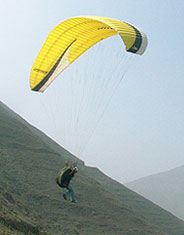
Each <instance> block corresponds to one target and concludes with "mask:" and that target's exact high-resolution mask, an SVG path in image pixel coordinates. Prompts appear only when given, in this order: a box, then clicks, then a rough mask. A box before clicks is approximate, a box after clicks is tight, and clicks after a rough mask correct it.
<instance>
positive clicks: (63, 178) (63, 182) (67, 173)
mask: <svg viewBox="0 0 184 235" xmlns="http://www.w3.org/2000/svg"><path fill="white" fill-rule="evenodd" d="M73 177H74V172H72V167H70V166H68V167H65V168H63V169H62V170H61V172H60V173H59V176H58V177H57V178H56V183H57V184H58V185H59V186H60V187H61V188H68V185H69V183H70V180H71V179H72V178H73Z"/></svg>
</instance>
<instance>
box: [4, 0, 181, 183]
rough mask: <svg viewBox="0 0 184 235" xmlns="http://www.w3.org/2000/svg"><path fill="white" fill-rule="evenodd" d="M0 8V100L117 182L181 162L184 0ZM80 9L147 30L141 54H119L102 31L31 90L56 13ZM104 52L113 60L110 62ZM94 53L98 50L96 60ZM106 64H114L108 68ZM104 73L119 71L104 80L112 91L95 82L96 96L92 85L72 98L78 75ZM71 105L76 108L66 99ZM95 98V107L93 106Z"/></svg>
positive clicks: (115, 41) (81, 0) (38, 2)
mask: <svg viewBox="0 0 184 235" xmlns="http://www.w3.org/2000/svg"><path fill="white" fill-rule="evenodd" d="M0 9H1V14H0V28H1V38H0V40H1V43H0V51H1V85H0V100H1V101H2V102H3V103H5V104H6V105H8V106H9V107H10V108H11V109H13V110H14V111H15V112H17V113H18V114H19V115H21V116H22V117H23V118H24V119H25V120H27V121H28V122H29V123H31V124H32V125H34V126H36V127H37V128H39V129H40V130H42V131H44V133H46V134H47V135H49V136H50V137H52V138H53V139H55V140H56V141H57V142H58V143H60V144H61V145H62V146H64V147H66V148H67V149H68V150H69V151H71V152H73V153H76V154H77V155H78V157H79V158H80V159H81V160H83V161H85V163H86V165H90V166H95V167H98V168H100V169H101V170H102V171H103V172H105V173H106V174H107V175H109V176H110V177H112V178H114V179H116V180H118V181H119V182H122V183H125V182H127V181H131V180H134V179H137V178H140V177H143V176H146V175H151V174H154V173H157V172H161V171H165V170H168V169H172V168H174V167H177V166H180V165H183V164H184V56H183V55H184V27H183V22H184V15H183V12H184V1H183V0H164V1H152V0H93V1H91V0H77V1H76V0H63V1H61V0H31V1H24V0H6V1H3V0H0ZM80 15H96V16H105V17H110V18H115V19H119V20H122V21H126V22H129V23H131V24H134V25H136V26H138V27H139V28H140V29H142V30H143V31H144V32H145V33H146V35H147V37H148V47H147V50H146V52H145V54H144V55H142V56H138V55H130V54H129V55H126V54H127V53H126V52H125V50H124V47H123V43H122V41H121V39H120V38H119V37H113V38H111V39H107V40H104V44H103V43H101V44H103V45H99V46H97V47H95V48H94V50H91V49H90V50H91V51H89V53H86V55H84V56H82V57H81V59H79V61H78V62H76V63H74V64H72V65H71V68H68V69H67V70H66V71H65V72H64V73H63V74H62V75H60V76H59V77H58V79H56V80H55V82H54V84H53V85H51V86H50V87H49V88H48V92H46V93H43V94H37V93H35V92H32V91H31V90H30V87H29V76H30V71H31V67H32V65H33V63H34V60H35V58H36V56H37V54H38V52H39V50H40V49H41V46H42V45H43V43H44V41H45V39H46V37H47V35H48V34H49V32H50V31H51V30H52V29H53V28H54V27H55V26H56V25H57V24H59V23H60V22H62V21H63V20H65V19H67V18H70V17H74V16H80ZM120 48H121V49H120ZM111 53H112V58H114V57H113V56H115V58H114V59H113V61H116V60H117V61H118V59H119V60H121V61H120V62H119V64H113V62H112V61H110V59H109V58H111ZM121 54H122V57H121ZM101 56H102V57H101ZM94 58H101V59H99V60H97V63H96V64H94V65H93V60H94ZM121 62H123V63H124V64H123V66H124V67H123V66H122V64H121ZM109 65H112V67H113V66H117V67H115V68H116V69H115V70H113V71H111V70H109ZM121 74H122V75H124V76H123V79H122V82H121V83H118V82H119V81H120V80H118V79H120V78H121ZM107 75H108V76H110V78H112V77H113V78H115V79H116V80H113V81H115V82H114V83H112V82H111V83H109V85H108V86H109V87H107V93H108V94H109V95H107V94H106V92H105V91H103V92H99V91H98V92H99V94H98V96H97V98H98V97H99V100H100V101H99V103H98V101H95V102H94V103H93V102H92V103H91V99H90V98H89V97H88V91H87V92H86V90H87V88H89V87H90V86H91V85H88V87H87V88H85V89H84V88H83V90H82V94H83V96H81V97H80V98H79V99H78V98H76V99H75V98H74V97H75V95H76V97H79V94H80V93H81V90H80V89H81V88H79V90H78V92H79V93H75V91H76V90H77V89H78V87H77V86H78V84H83V83H84V79H85V80H88V78H89V80H90V79H92V78H94V81H96V80H98V79H97V78H99V77H100V78H101V77H102V78H104V80H102V83H103V81H106V80H105V79H106V78H107V77H108V76H107ZM118 77H119V78H118ZM79 78H80V79H81V80H77V79H79ZM76 81H77V82H76ZM97 82H98V81H97ZM86 84H88V83H86ZM89 84H90V83H89ZM95 84H96V83H95ZM75 86H76V87H75ZM84 86H86V85H84ZM101 86H102V87H103V85H101ZM112 86H114V87H113V89H111V88H112ZM99 89H101V88H99ZM97 90H98V89H96V91H97ZM84 91H85V94H84ZM96 91H95V92H96ZM102 94H104V95H102ZM82 98H83V100H85V101H87V100H88V103H86V104H85V105H86V106H84V107H87V108H88V109H86V108H84V107H82V106H81V103H82V102H83V101H81V100H80V99H82ZM92 100H93V99H92ZM79 103H80V105H79ZM71 104H73V105H75V107H76V108H69V107H72V105H71ZM95 105H97V107H98V109H97V110H96V111H94V110H95V109H92V108H91V107H93V106H95ZM101 106H102V107H101ZM90 109H91V111H90ZM99 110H100V111H99ZM81 113H82V114H81ZM93 121H94V124H93ZM84 123H86V124H87V126H85V127H83V124H84ZM76 125H77V128H76ZM86 133H87V136H86ZM75 151H76V152H75Z"/></svg>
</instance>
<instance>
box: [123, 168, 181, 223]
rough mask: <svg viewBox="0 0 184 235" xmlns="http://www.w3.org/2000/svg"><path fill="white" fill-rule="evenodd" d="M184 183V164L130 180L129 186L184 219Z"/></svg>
mask: <svg viewBox="0 0 184 235" xmlns="http://www.w3.org/2000/svg"><path fill="white" fill-rule="evenodd" d="M150 185H151V187H150ZM183 185H184V166H181V167H177V168H175V169H172V170H170V171H167V172H163V173H160V174H155V175H151V176H148V177H144V178H142V179H139V180H136V181H133V182H130V183H128V184H127V187H128V188H130V189H132V190H134V191H135V192H137V193H139V194H141V195H143V196H144V197H145V198H148V199H149V200H151V201H153V202H154V203H156V204H157V205H159V206H161V207H162V208H164V209H166V210H168V211H170V212H171V213H173V214H174V215H176V216H177V217H179V218H181V219H183V220H184V187H183Z"/></svg>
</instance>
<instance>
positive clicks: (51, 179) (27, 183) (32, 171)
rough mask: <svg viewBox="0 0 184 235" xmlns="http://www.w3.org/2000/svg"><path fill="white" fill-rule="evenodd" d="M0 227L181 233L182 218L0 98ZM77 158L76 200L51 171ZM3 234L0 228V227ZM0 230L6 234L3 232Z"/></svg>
mask: <svg viewBox="0 0 184 235" xmlns="http://www.w3.org/2000/svg"><path fill="white" fill-rule="evenodd" d="M0 159H1V164H0V201H1V204H0V205H1V206H0V231H6V232H7V233H8V234H16V233H17V234H27V233H28V232H29V234H46V232H47V233H50V234H54V235H55V234H107V235H108V234H135V235H137V234H141V235H144V234H154V235H155V234H173V235H174V234H175V235H176V234H177V235H182V234H184V222H183V221H182V220H179V219H178V218H177V217H175V216H173V215H172V214H171V213H168V212H167V211H165V210H163V209H161V208H159V207H158V206H156V205H155V204H153V203H152V202H150V201H148V200H146V199H144V198H143V197H141V196H140V195H138V194H136V193H134V192H132V191H131V190H129V189H127V188H126V187H124V186H123V185H121V184H119V183H117V182H115V181H114V180H112V179H110V178H109V177H107V176H105V175H104V174H102V173H101V172H100V171H99V170H98V169H96V168H91V167H86V166H85V165H84V163H83V162H82V161H80V160H79V159H77V158H76V157H75V156H72V155H71V154H70V153H69V152H67V151H66V150H64V149H63V148H61V147H60V146H59V145H57V144H56V143H54V142H53V141H52V140H51V139H49V138H48V137H46V136H45V135H44V134H43V133H42V132H40V131H39V130H37V129H36V128H34V127H32V126H31V125H29V124H28V123H27V122H26V121H24V120H23V119H22V118H21V117H20V116H18V115H17V114H15V113H14V112H13V111H11V110H10V109H9V108H8V107H7V106H5V105H4V104H2V103H0ZM66 160H67V161H69V162H74V161H77V163H78V167H79V169H80V172H79V173H78V175H77V176H76V177H75V178H74V179H73V186H74V188H75V191H76V197H77V200H78V203H77V204H72V203H70V202H66V201H64V200H63V198H62V193H63V191H62V189H61V188H59V187H58V186H57V185H56V184H55V177H56V175H57V173H58V171H59V170H60V168H62V167H63V166H64V164H65V162H66ZM0 234H1V233H0ZM2 234H5V232H4V233H2Z"/></svg>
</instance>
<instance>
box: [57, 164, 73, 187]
mask: <svg viewBox="0 0 184 235" xmlns="http://www.w3.org/2000/svg"><path fill="white" fill-rule="evenodd" d="M69 168H70V167H66V168H64V169H63V170H62V171H61V172H60V174H59V179H58V181H59V184H61V177H62V176H63V173H65V172H66V171H67V170H68V169H69Z"/></svg>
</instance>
